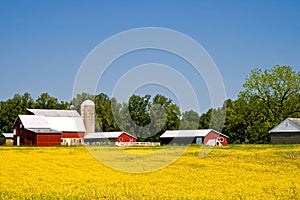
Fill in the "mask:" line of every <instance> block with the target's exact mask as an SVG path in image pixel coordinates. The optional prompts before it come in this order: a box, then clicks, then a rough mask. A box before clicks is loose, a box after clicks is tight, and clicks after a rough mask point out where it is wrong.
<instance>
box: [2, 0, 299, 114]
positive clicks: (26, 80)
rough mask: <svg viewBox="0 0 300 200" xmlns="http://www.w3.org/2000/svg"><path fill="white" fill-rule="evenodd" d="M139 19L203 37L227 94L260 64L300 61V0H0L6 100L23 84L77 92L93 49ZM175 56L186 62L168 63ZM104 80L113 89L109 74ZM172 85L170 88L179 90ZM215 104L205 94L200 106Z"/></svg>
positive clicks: (62, 96) (61, 95)
mask: <svg viewBox="0 0 300 200" xmlns="http://www.w3.org/2000/svg"><path fill="white" fill-rule="evenodd" d="M141 27H163V28H169V29H174V30H176V31H179V32H181V33H184V34H186V35H188V36H189V37H191V38H193V39H194V40H196V41H197V42H198V43H199V44H201V45H202V46H203V47H204V48H205V49H206V51H207V52H208V53H209V54H210V56H211V57H212V59H213V60H214V62H215V63H216V65H217V67H218V69H219V71H220V73H221V76H222V78H223V81H224V86H225V90H226V97H227V98H231V99H236V98H237V95H238V93H239V91H241V90H242V84H243V82H244V80H245V77H246V76H247V75H248V74H249V72H250V70H252V69H254V68H257V67H259V68H270V67H272V66H274V65H276V64H279V65H290V66H292V67H293V69H294V70H296V71H299V69H300V1H296V0H295V1H291V0H290V1H288V0H287V1H283V0H282V1H277V0H273V1H271V0H269V1H259V0H257V1H255V0H252V1H251V0H249V1H232V0H229V1H215V0H207V1H206V0H200V1H130V0H129V1H79V0H76V1H71V0H70V1H55V0H54V1H38V0H37V1H31V0H26V1H25V0H24V1H22V0H19V1H15V0H2V1H0V72H1V84H0V100H6V99H8V98H11V97H12V96H13V95H14V94H16V93H21V94H22V93H24V92H29V93H30V94H31V95H32V96H33V97H34V98H36V97H37V96H38V95H39V94H41V93H42V92H48V93H49V94H50V95H53V96H55V97H57V98H58V99H59V100H64V101H69V100H71V98H72V92H73V85H74V81H75V78H76V74H77V72H78V70H79V68H80V65H81V63H82V62H83V60H84V59H85V58H86V56H87V55H88V54H89V52H90V51H91V50H92V49H94V48H95V47H96V46H97V45H98V44H99V43H100V42H102V41H103V40H105V39H107V38H109V37H110V36H112V35H114V34H117V33H119V32H122V31H126V30H128V29H133V28H141ZM156 54H157V52H150V53H149V52H148V53H147V52H146V53H144V54H143V55H144V56H145V57H144V58H143V55H139V54H137V55H136V56H138V59H139V60H140V61H145V62H151V59H149V58H154V61H159V60H160V59H162V58H159V59H158V58H156V56H157V55H156ZM128 58H130V56H129V57H128ZM127 60H129V59H127ZM128 62H129V61H128ZM128 62H127V65H128ZM175 62H176V63H177V64H178V63H180V62H177V61H173V62H172V61H171V62H170V63H169V64H170V65H172V63H175ZM129 63H130V62H129ZM120 65H122V63H121V64H120ZM119 67H120V66H119ZM180 67H181V70H182V72H183V71H184V73H185V76H186V78H187V79H189V74H193V71H192V70H190V68H189V67H187V66H185V65H184V64H182V66H180ZM180 67H179V68H180ZM110 70H112V71H111V73H110V74H112V76H113V74H116V76H121V74H120V70H119V68H118V66H116V67H115V68H112V69H110ZM179 71H180V69H179ZM212 78H214V77H212ZM108 79H109V78H108ZM112 79H113V77H112ZM191 79H192V78H191ZM199 82H201V80H200V81H199ZM192 84H194V85H196V84H197V81H194V82H193V81H192ZM201 84H202V86H200V85H201ZM197 87H199V88H198V90H197V93H198V94H197V95H198V98H201V96H203V95H202V94H206V95H204V96H205V97H204V99H207V98H208V97H207V91H205V84H204V85H203V83H199V86H195V88H197ZM98 88H99V91H100V92H101V91H103V92H106V93H109V91H110V90H111V85H110V83H109V80H107V83H104V85H101V83H100V84H99V87H98ZM156 90H157V91H158V92H162V93H164V91H163V90H160V89H159V88H157V87H152V88H147V87H145V88H142V89H141V90H140V91H139V92H140V94H142V93H146V92H147V91H149V93H152V94H154V93H155V92H156ZM202 90H203V91H202ZM171 93H172V91H166V92H165V94H166V95H167V96H170V97H173V96H172V94H171ZM200 93H201V94H200ZM209 106H210V104H209V100H205V101H203V104H202V105H201V109H200V110H201V111H205V110H207V108H209Z"/></svg>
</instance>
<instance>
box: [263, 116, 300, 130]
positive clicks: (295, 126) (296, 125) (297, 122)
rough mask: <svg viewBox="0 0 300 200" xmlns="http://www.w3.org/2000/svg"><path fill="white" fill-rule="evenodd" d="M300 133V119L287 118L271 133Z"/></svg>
mask: <svg viewBox="0 0 300 200" xmlns="http://www.w3.org/2000/svg"><path fill="white" fill-rule="evenodd" d="M284 132H300V118H286V119H285V120H283V121H282V122H280V123H279V124H278V125H277V126H275V127H274V128H273V129H271V130H270V131H269V133H284Z"/></svg>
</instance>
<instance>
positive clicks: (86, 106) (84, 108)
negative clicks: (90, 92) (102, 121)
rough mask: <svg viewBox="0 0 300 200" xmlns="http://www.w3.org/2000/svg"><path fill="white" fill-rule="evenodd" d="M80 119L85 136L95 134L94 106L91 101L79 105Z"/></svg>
mask: <svg viewBox="0 0 300 200" xmlns="http://www.w3.org/2000/svg"><path fill="white" fill-rule="evenodd" d="M81 117H82V119H83V123H84V125H85V130H86V134H89V133H94V132H95V104H94V102H93V101H91V100H85V101H84V102H83V103H82V104H81Z"/></svg>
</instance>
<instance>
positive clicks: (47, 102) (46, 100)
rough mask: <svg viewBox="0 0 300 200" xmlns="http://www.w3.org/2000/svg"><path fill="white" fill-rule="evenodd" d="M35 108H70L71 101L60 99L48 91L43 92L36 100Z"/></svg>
mask: <svg viewBox="0 0 300 200" xmlns="http://www.w3.org/2000/svg"><path fill="white" fill-rule="evenodd" d="M34 108H37V109H58V110H67V109H70V103H68V102H64V101H60V102H59V101H58V100H57V98H55V97H52V96H50V95H49V94H48V93H42V94H41V95H40V96H39V97H38V98H37V99H36V101H35V105H34Z"/></svg>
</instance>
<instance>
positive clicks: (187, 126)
mask: <svg viewBox="0 0 300 200" xmlns="http://www.w3.org/2000/svg"><path fill="white" fill-rule="evenodd" d="M198 126H199V114H198V113H197V112H195V111H193V110H190V111H186V112H184V113H183V114H182V119H181V124H180V129H182V130H193V129H198Z"/></svg>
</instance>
